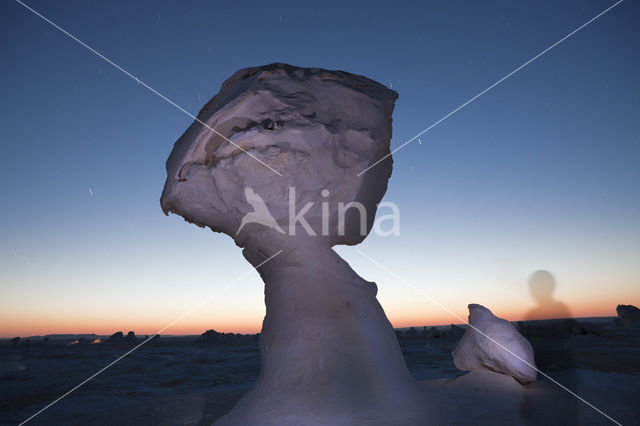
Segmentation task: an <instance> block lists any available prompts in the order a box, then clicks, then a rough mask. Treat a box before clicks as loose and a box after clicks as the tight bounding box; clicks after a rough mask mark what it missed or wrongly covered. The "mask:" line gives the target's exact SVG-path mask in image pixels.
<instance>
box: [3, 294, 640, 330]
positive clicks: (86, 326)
mask: <svg viewBox="0 0 640 426" xmlns="http://www.w3.org/2000/svg"><path fill="white" fill-rule="evenodd" d="M585 302H586V303H583V304H582V305H581V306H580V308H577V307H571V308H570V311H569V312H570V317H572V318H580V317H613V316H616V312H615V307H616V306H617V304H616V303H615V302H606V303H603V301H585ZM634 302H635V303H634ZM638 302H639V301H631V303H632V304H635V305H638V304H640V303H638ZM427 303H428V302H427ZM627 303H628V302H627ZM424 306H427V305H426V304H425V305H424ZM489 308H490V309H492V307H489ZM531 308H532V306H526V307H524V308H516V307H510V308H502V307H500V306H495V307H493V309H492V311H493V312H494V314H495V315H497V316H499V317H501V318H504V319H507V320H509V321H521V320H524V319H525V313H526V312H527V311H529V310H530V309H531ZM422 311H423V312H424V309H423V310H422ZM453 312H454V313H455V314H456V315H458V316H459V317H460V318H462V319H463V320H465V321H466V320H467V314H468V313H467V311H466V309H465V311H460V312H456V311H453ZM540 312H541V313H542V315H537V316H535V317H531V318H528V319H552V318H562V317H561V316H558V315H557V314H558V313H557V312H554V311H553V310H549V311H544V310H542V311H540ZM386 313H387V316H388V317H389V320H390V321H391V323H392V325H393V326H394V327H396V328H403V327H412V326H413V327H422V326H433V325H447V324H452V323H453V324H459V323H461V321H460V320H459V319H458V318H456V317H455V316H453V315H451V314H450V313H447V312H445V311H442V310H441V309H440V308H436V307H433V308H432V309H429V313H428V314H420V313H417V312H416V311H415V310H406V311H405V312H404V313H400V312H395V310H394V309H388V310H386ZM245 318H246V319H244V318H243V317H242V316H234V317H233V318H226V319H225V318H215V319H214V318H212V320H211V321H206V320H204V319H203V318H202V317H199V318H192V319H189V318H185V319H184V320H183V321H181V322H178V323H176V324H175V325H173V326H171V327H169V328H167V329H166V330H164V331H163V332H162V333H161V334H171V335H199V334H202V333H203V332H205V331H206V330H209V329H214V330H216V331H218V332H225V333H229V332H233V333H242V334H253V333H258V332H260V329H261V328H262V318H261V317H260V318H258V317H257V316H256V315H255V313H253V315H250V314H247V316H246V317H245ZM0 319H1V318H0ZM79 324H81V325H79ZM166 325H167V324H166V322H165V323H163V322H162V321H161V320H160V319H158V317H157V316H155V317H154V318H153V319H151V318H149V319H144V320H142V319H139V318H136V319H131V320H127V319H123V318H121V319H112V318H110V319H109V320H106V319H102V320H98V319H95V320H93V321H92V320H89V319H85V320H84V321H82V320H80V319H79V318H77V317H67V318H53V317H49V318H43V317H42V316H40V317H38V318H37V319H36V318H32V317H31V318H29V317H26V315H25V316H23V317H22V318H21V319H16V318H15V317H13V318H11V320H7V319H6V318H5V319H4V320H3V321H0V337H1V338H11V337H15V336H22V337H28V336H36V335H47V334H91V333H95V334H98V335H111V334H113V333H115V332H117V331H122V332H124V333H125V334H126V333H127V332H128V331H130V330H131V331H134V332H135V333H136V335H138V336H144V335H152V334H154V333H156V332H157V331H158V330H160V329H162V328H164V327H165V326H166Z"/></svg>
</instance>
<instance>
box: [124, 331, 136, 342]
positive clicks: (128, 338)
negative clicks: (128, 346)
mask: <svg viewBox="0 0 640 426" xmlns="http://www.w3.org/2000/svg"><path fill="white" fill-rule="evenodd" d="M124 341H125V343H138V338H137V337H136V333H134V332H133V331H130V332H128V333H127V336H126V337H125V338H124Z"/></svg>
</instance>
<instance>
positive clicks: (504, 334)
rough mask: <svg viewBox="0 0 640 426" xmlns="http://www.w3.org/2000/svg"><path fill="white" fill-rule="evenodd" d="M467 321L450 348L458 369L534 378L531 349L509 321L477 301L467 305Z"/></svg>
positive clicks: (524, 381) (526, 378)
mask: <svg viewBox="0 0 640 426" xmlns="http://www.w3.org/2000/svg"><path fill="white" fill-rule="evenodd" d="M469 324H470V325H471V327H469V328H467V330H466V331H465V333H464V335H463V336H462V339H460V342H458V346H456V349H455V350H454V351H453V362H454V364H455V365H456V367H457V368H458V369H459V370H463V371H474V370H490V371H495V372H497V373H503V374H508V375H510V376H512V377H513V378H515V379H516V380H518V381H519V382H521V383H530V382H533V381H535V380H536V368H535V361H534V358H533V348H532V347H531V344H530V343H529V341H528V340H527V339H525V338H524V337H523V336H522V335H521V334H520V333H518V331H517V330H516V328H515V327H514V326H513V324H511V323H510V322H509V321H506V320H504V319H502V318H498V317H496V316H495V315H493V314H492V313H491V311H490V310H489V309H487V308H485V307H484V306H482V305H477V304H471V305H469ZM478 330H479V331H478Z"/></svg>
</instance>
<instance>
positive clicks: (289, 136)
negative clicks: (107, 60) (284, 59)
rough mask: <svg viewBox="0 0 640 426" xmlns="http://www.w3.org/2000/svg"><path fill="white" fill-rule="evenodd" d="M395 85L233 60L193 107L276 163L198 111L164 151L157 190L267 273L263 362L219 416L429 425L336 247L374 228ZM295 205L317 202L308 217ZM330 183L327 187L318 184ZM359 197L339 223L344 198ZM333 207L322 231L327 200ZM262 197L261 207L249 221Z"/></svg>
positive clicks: (380, 317) (273, 421) (249, 420)
mask: <svg viewBox="0 0 640 426" xmlns="http://www.w3.org/2000/svg"><path fill="white" fill-rule="evenodd" d="M396 98H397V94H396V93H395V92H394V91H392V90H389V89H387V88H386V87H384V86H382V85H380V84H378V83H376V82H374V81H372V80H369V79H367V78H365V77H361V76H357V75H354V74H350V73H346V72H342V71H328V70H323V69H318V68H299V67H294V66H291V65H286V64H279V63H277V64H271V65H266V66H262V67H256V68H248V69H243V70H240V71H238V72H236V73H235V74H234V75H233V76H232V77H231V78H229V79H228V80H227V81H226V82H225V83H224V84H223V85H222V88H221V90H220V93H218V94H217V95H216V96H215V97H214V98H213V99H212V100H211V101H210V102H209V103H208V104H207V105H205V107H204V108H203V109H202V111H200V113H199V115H198V118H199V119H200V120H202V121H203V122H205V123H207V124H208V125H209V126H210V127H213V128H215V129H216V130H217V131H218V132H220V133H221V134H223V135H225V136H226V137H227V138H229V139H230V140H232V141H233V142H234V143H236V144H237V145H239V146H241V147H242V148H243V149H244V150H246V151H247V152H248V153H250V154H252V155H254V156H255V157H257V158H258V159H260V160H261V161H263V162H265V163H266V164H268V165H269V167H271V168H273V169H275V170H277V171H278V173H279V174H280V175H279V174H277V173H275V172H274V171H272V170H270V169H269V168H268V167H266V166H264V165H262V164H260V163H259V162H257V161H256V159H255V158H251V156H249V155H248V154H247V153H245V152H243V151H242V150H240V149H239V148H237V147H236V146H234V145H232V144H230V143H229V142H228V141H226V140H224V139H223V138H222V137H220V136H218V135H216V134H215V133H214V132H212V131H211V130H210V129H207V128H206V127H204V126H202V125H201V124H200V123H197V122H195V123H194V124H192V125H191V127H189V129H188V130H187V131H186V132H185V133H184V134H183V135H182V137H181V138H180V139H179V140H178V141H177V142H176V144H175V146H174V149H173V151H172V153H171V155H170V157H169V159H168V161H167V181H166V184H165V188H164V191H163V194H162V198H161V205H162V209H163V211H164V212H165V213H169V212H173V213H176V214H179V215H180V216H182V217H183V218H184V219H185V220H187V221H189V222H193V223H195V224H197V225H199V226H203V227H204V226H207V227H210V228H211V229H212V230H214V231H218V232H223V233H225V234H227V235H229V236H231V237H232V238H233V239H234V241H235V243H236V244H237V245H238V246H240V247H243V248H244V250H243V254H244V256H245V258H246V259H247V260H249V262H251V263H252V264H253V265H254V266H258V265H260V263H261V262H263V261H265V260H266V259H268V258H269V257H270V256H272V255H274V254H276V253H278V252H279V251H280V250H282V251H281V252H280V254H278V255H277V256H276V257H275V258H273V259H272V260H269V261H268V262H266V263H265V264H264V265H262V266H260V267H259V268H258V272H259V273H260V275H261V277H262V279H263V281H264V282H265V303H266V316H265V319H264V322H263V327H262V332H261V334H260V356H261V370H260V374H259V377H258V380H257V382H256V383H255V385H254V386H253V388H252V389H251V390H250V391H249V392H248V393H247V394H246V395H245V396H244V397H243V398H242V399H241V400H240V401H239V402H238V403H237V404H236V406H235V407H234V409H233V410H232V411H231V412H230V413H228V414H227V415H226V416H225V417H223V418H222V419H221V420H220V421H219V424H224V425H279V426H280V425H301V424H304V425H347V424H349V425H351V424H353V425H360V424H368V425H375V424H384V425H393V424H397V425H404V424H423V423H425V419H427V418H428V413H429V409H428V407H427V404H426V400H425V399H424V398H423V395H422V393H421V388H420V386H419V385H418V383H417V382H416V381H415V380H414V379H413V377H412V376H411V375H410V373H409V371H408V370H407V367H406V364H405V362H404V359H403V357H402V353H401V351H400V347H399V345H398V341H397V339H396V336H395V333H394V330H393V328H392V327H391V324H390V323H389V321H388V320H387V317H386V315H385V313H384V310H383V309H382V307H381V306H380V304H379V303H378V301H377V299H376V293H377V286H376V285H375V283H372V282H368V281H365V280H364V279H362V278H361V277H359V276H358V275H357V274H356V273H355V272H354V271H353V270H352V269H351V268H350V267H349V265H348V264H347V263H346V262H345V261H344V260H343V259H341V258H340V257H339V256H338V255H337V254H336V253H335V252H334V251H333V250H332V249H331V246H333V245H335V244H357V243H359V242H361V241H362V240H363V239H364V238H365V237H366V235H367V233H368V232H369V230H370V229H371V226H372V224H373V218H374V216H375V212H376V206H377V203H378V202H379V201H380V200H381V198H382V196H383V195H384V193H385V191H386V188H387V180H388V178H389V176H390V175H391V166H392V160H391V157H388V158H386V159H385V160H384V161H382V162H381V163H380V164H378V165H377V166H376V167H374V168H372V169H371V170H369V171H368V172H366V173H364V174H362V175H360V176H358V174H359V173H360V172H361V171H363V170H364V169H366V168H367V167H368V166H369V165H371V164H373V163H375V162H376V161H378V160H379V159H381V158H382V157H383V156H384V155H386V154H389V152H390V151H389V140H390V138H391V114H392V111H393V107H394V102H395V100H396ZM289 187H294V188H295V195H296V198H295V206H294V208H295V212H300V210H302V209H303V208H304V206H305V204H306V203H309V202H311V203H314V204H313V205H312V207H311V208H310V209H309V210H308V211H307V213H306V214H305V216H304V217H305V218H306V220H307V222H308V224H309V227H311V229H312V231H313V232H314V233H315V234H316V236H310V235H308V230H307V229H306V224H304V225H303V224H302V223H300V222H298V223H296V224H295V225H294V226H291V223H290V220H289V216H290V206H289V201H290V195H291V194H290V192H289ZM323 190H325V191H323ZM353 201H357V202H360V203H362V205H363V206H364V207H365V208H366V212H365V213H366V214H365V217H364V219H365V223H364V226H363V229H361V221H360V217H359V212H358V211H357V210H356V209H350V210H349V212H350V214H348V215H347V216H346V220H345V223H344V232H339V226H338V225H339V224H338V222H337V216H338V203H345V204H346V203H349V202H353ZM323 203H325V204H326V206H327V207H326V208H327V209H328V210H327V211H328V213H329V215H327V217H328V218H329V219H330V220H329V221H328V225H329V226H328V229H327V232H326V233H325V234H326V235H324V236H322V235H320V234H321V233H322V228H323V217H322V212H323V210H322V209H323V208H325V207H324V206H323V205H322V204H323ZM258 210H260V211H261V212H266V211H268V212H269V216H270V217H269V218H268V219H269V220H267V219H266V218H265V214H262V213H261V214H262V218H263V219H264V220H263V221H262V222H260V223H250V222H247V221H246V215H247V214H249V215H254V216H256V215H257V213H258Z"/></svg>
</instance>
